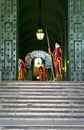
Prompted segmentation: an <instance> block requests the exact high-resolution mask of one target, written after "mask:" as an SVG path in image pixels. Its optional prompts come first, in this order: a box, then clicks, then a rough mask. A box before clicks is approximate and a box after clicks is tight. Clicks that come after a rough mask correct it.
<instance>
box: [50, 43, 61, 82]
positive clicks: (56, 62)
mask: <svg viewBox="0 0 84 130" xmlns="http://www.w3.org/2000/svg"><path fill="white" fill-rule="evenodd" d="M48 51H49V54H50V55H51V56H52V59H53V66H54V72H55V77H56V80H62V67H63V62H62V49H61V47H60V42H56V43H55V50H54V52H52V51H51V50H50V48H49V49H48Z"/></svg>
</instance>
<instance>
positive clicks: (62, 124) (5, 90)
mask: <svg viewBox="0 0 84 130" xmlns="http://www.w3.org/2000/svg"><path fill="white" fill-rule="evenodd" d="M0 130H84V83H83V82H69V81H68V82H40V81H38V82H36V81H35V82H29V81H24V82H23V81H3V82H0Z"/></svg>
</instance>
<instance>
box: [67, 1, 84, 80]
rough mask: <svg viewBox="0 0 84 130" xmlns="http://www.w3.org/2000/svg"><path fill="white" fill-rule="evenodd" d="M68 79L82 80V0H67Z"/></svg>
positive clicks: (83, 24)
mask: <svg viewBox="0 0 84 130" xmlns="http://www.w3.org/2000/svg"><path fill="white" fill-rule="evenodd" d="M68 55H69V66H68V67H69V68H68V69H69V71H68V79H69V80H71V81H83V80H84V0H68Z"/></svg>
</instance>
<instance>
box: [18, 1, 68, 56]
mask: <svg viewBox="0 0 84 130" xmlns="http://www.w3.org/2000/svg"><path fill="white" fill-rule="evenodd" d="M67 1H68V0H41V3H42V4H41V19H42V26H43V29H44V32H45V37H44V39H43V40H42V41H39V40H37V39H36V31H37V29H38V20H39V0H19V57H20V58H24V57H25V56H26V54H28V53H29V52H31V51H33V50H38V49H39V50H43V51H46V52H47V51H48V46H47V38H46V28H47V31H48V36H49V41H50V46H51V49H54V43H55V41H58V40H60V41H61V42H63V35H64V30H65V28H66V24H67V7H68V5H67Z"/></svg>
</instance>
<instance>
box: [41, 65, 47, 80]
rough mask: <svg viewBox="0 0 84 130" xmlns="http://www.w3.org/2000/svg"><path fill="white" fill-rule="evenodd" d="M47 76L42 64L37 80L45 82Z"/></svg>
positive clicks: (45, 68)
mask: <svg viewBox="0 0 84 130" xmlns="http://www.w3.org/2000/svg"><path fill="white" fill-rule="evenodd" d="M47 76H48V69H47V67H46V66H45V64H44V63H43V64H42V66H40V67H39V80H40V81H46V80H47Z"/></svg>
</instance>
